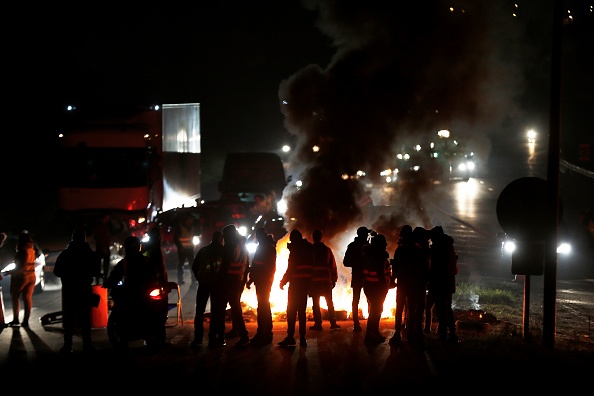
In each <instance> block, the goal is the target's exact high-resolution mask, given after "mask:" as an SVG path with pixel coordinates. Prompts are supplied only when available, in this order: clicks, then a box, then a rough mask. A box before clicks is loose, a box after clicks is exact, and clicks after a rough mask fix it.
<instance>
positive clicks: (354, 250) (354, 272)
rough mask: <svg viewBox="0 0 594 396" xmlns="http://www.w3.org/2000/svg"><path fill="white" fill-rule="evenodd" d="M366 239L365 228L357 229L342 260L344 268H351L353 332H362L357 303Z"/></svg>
mask: <svg viewBox="0 0 594 396" xmlns="http://www.w3.org/2000/svg"><path fill="white" fill-rule="evenodd" d="M368 238H369V230H368V229H367V228H366V227H359V228H358V229H357V236H356V237H355V239H354V240H353V241H352V242H351V243H349V244H348V246H347V249H346V252H345V253H344V258H343V260H342V263H343V265H344V266H345V267H350V268H351V289H352V291H353V303H352V309H353V311H352V317H353V331H361V330H362V328H361V324H360V322H359V301H360V300H361V291H362V290H363V278H364V277H363V266H364V265H365V256H364V255H363V247H364V246H366V245H369V239H368Z"/></svg>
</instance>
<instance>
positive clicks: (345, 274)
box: [241, 234, 396, 318]
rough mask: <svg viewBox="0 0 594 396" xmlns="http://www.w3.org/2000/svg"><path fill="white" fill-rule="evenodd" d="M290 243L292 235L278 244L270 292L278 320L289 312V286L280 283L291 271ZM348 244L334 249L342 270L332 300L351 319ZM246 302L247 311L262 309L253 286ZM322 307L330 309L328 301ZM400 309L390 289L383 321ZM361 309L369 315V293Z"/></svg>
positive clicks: (339, 271)
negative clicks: (345, 258) (345, 263)
mask: <svg viewBox="0 0 594 396" xmlns="http://www.w3.org/2000/svg"><path fill="white" fill-rule="evenodd" d="M288 242H289V234H287V235H285V237H283V238H282V239H280V240H278V241H277V243H276V252H277V256H276V273H275V275H274V282H273V284H272V290H271V292H270V307H271V310H272V315H273V317H278V316H279V315H280V314H284V313H285V312H286V310H287V289H288V285H287V286H285V288H284V290H283V289H281V288H280V281H281V279H282V277H283V275H284V274H285V272H286V270H287V265H288V259H289V249H288V248H287V244H288ZM347 245H348V242H346V243H343V246H344V248H343V249H342V250H340V249H338V250H336V249H332V251H333V252H334V255H335V258H336V266H337V267H338V282H337V283H336V286H335V287H334V289H333V290H332V301H333V302H334V309H335V310H336V312H339V311H345V312H346V313H347V317H348V318H351V317H352V301H353V290H352V288H351V286H350V285H351V273H350V269H349V268H347V267H345V266H344V265H342V257H344V251H345V250H346V246H347ZM241 300H242V302H243V303H244V304H245V305H246V307H245V309H246V310H254V311H255V309H256V308H257V306H258V300H257V298H256V289H255V287H254V286H252V287H251V288H249V289H247V288H246V289H244V291H243V294H242V299H241ZM311 307H312V300H311V298H310V299H309V300H308V305H307V309H308V311H309V312H311ZM320 307H321V308H322V309H328V306H327V305H326V302H325V301H324V299H323V298H322V299H321V301H320ZM395 309H396V289H395V288H394V289H390V290H389V291H388V295H387V297H386V300H385V303H384V311H383V313H382V317H383V318H390V317H393V316H394V312H395ZM359 310H360V311H361V312H362V313H363V318H367V316H368V312H369V311H368V306H367V300H366V298H365V293H364V292H361V299H360V301H359Z"/></svg>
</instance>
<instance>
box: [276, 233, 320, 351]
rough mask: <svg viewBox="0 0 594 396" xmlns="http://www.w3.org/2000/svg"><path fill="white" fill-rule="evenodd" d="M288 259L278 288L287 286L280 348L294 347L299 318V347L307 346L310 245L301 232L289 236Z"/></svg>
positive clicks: (310, 267)
mask: <svg viewBox="0 0 594 396" xmlns="http://www.w3.org/2000/svg"><path fill="white" fill-rule="evenodd" d="M287 248H288V249H289V258H288V263H287V270H286V271H285V273H284V275H283V277H282V279H281V281H280V288H281V289H284V288H285V285H286V284H287V283H288V284H289V290H288V292H287V337H285V339H284V340H282V341H281V342H279V343H278V345H279V346H281V347H290V346H295V345H296V344H297V343H296V341H295V327H296V323H297V318H299V345H301V346H307V340H306V338H305V335H306V331H307V330H306V326H307V316H306V312H305V310H306V309H307V299H308V293H309V286H310V283H311V269H312V266H311V260H312V250H311V249H312V248H311V243H310V242H309V241H308V240H307V239H305V238H303V235H302V234H301V231H299V230H297V229H294V230H292V231H291V233H290V234H289V243H288V244H287Z"/></svg>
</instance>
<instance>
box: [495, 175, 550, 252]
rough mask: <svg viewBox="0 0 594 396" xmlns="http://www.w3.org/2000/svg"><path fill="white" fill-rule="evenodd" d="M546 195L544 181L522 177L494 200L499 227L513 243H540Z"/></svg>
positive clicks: (546, 184)
mask: <svg viewBox="0 0 594 396" xmlns="http://www.w3.org/2000/svg"><path fill="white" fill-rule="evenodd" d="M550 194H551V193H550V188H549V186H548V183H547V181H546V180H543V179H540V178H537V177H522V178H519V179H516V180H514V181H513V182H511V183H509V184H508V185H507V186H506V187H505V188H504V189H503V191H502V192H501V194H500V195H499V199H498V200H497V220H498V221H499V225H500V226H501V228H502V229H503V230H504V231H505V232H506V233H507V234H508V235H509V236H510V237H512V238H514V239H516V240H517V241H521V242H542V241H544V239H545V237H546V231H547V226H548V225H547V221H548V220H547V217H548V213H549V207H550V202H551V200H550V199H549V197H550Z"/></svg>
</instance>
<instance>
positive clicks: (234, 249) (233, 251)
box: [221, 224, 250, 347]
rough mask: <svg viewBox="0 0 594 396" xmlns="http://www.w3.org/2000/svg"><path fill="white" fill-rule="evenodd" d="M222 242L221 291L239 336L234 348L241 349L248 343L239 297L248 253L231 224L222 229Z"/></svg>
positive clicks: (246, 267)
mask: <svg viewBox="0 0 594 396" xmlns="http://www.w3.org/2000/svg"><path fill="white" fill-rule="evenodd" d="M223 240H224V243H223V261H222V263H221V271H222V273H223V280H224V281H223V282H224V285H223V291H224V293H225V296H226V297H225V300H226V303H228V304H229V307H230V308H231V322H232V327H231V328H232V330H235V331H236V332H237V333H238V335H239V340H238V341H237V342H236V343H235V346H238V347H242V346H245V345H247V344H249V342H250V338H249V336H248V331H247V328H246V326H245V321H244V319H243V311H242V309H241V295H242V294H243V290H244V288H245V284H246V282H247V274H248V270H249V252H248V251H247V248H246V246H245V242H244V241H243V240H242V237H241V235H239V232H237V228H235V225H233V224H229V225H226V226H225V227H224V228H223ZM225 306H226V304H225Z"/></svg>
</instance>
